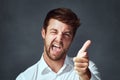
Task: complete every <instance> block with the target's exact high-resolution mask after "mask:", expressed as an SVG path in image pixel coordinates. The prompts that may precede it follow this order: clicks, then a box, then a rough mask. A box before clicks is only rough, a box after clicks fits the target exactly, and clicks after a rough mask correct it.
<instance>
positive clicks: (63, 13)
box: [43, 8, 80, 34]
mask: <svg viewBox="0 0 120 80" xmlns="http://www.w3.org/2000/svg"><path fill="white" fill-rule="evenodd" d="M50 19H57V20H59V21H61V22H63V23H65V24H67V25H70V26H71V27H72V28H73V31H74V34H75V33H76V30H77V28H78V27H79V26H80V19H78V17H77V15H76V14H75V13H74V12H73V11H71V10H70V9H68V8H57V9H53V10H51V11H49V12H48V14H47V16H46V18H45V20H44V23H43V28H44V29H45V30H46V29H47V26H48V25H49V21H50Z"/></svg>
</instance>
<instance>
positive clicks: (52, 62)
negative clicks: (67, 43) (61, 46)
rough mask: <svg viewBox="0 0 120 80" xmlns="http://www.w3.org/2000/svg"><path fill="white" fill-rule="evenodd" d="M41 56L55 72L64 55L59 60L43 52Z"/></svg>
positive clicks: (58, 68) (61, 63)
mask: <svg viewBox="0 0 120 80" xmlns="http://www.w3.org/2000/svg"><path fill="white" fill-rule="evenodd" d="M43 58H44V60H45V62H46V63H47V65H48V66H49V67H50V68H51V69H52V71H54V72H55V73H57V72H58V71H59V70H60V69H61V68H62V66H63V64H64V61H65V57H64V58H62V59H60V60H52V59H50V58H49V57H48V56H47V55H46V54H45V53H44V54H43Z"/></svg>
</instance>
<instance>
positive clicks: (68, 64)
mask: <svg viewBox="0 0 120 80" xmlns="http://www.w3.org/2000/svg"><path fill="white" fill-rule="evenodd" d="M41 65H42V67H41ZM71 68H73V60H72V58H70V57H68V56H66V58H65V62H64V65H63V67H62V68H61V69H60V70H59V71H58V73H57V74H60V73H62V72H63V71H65V72H68V71H69V70H71ZM38 71H39V73H40V74H41V75H44V74H47V73H49V72H51V71H52V70H51V69H50V68H49V66H48V65H47V63H46V62H45V60H44V58H43V55H42V57H41V59H40V61H39V65H38Z"/></svg>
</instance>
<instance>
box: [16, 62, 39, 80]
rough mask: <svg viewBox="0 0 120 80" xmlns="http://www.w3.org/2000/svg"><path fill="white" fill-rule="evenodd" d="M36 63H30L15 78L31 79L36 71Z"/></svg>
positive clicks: (21, 79)
mask: <svg viewBox="0 0 120 80" xmlns="http://www.w3.org/2000/svg"><path fill="white" fill-rule="evenodd" d="M38 63H39V62H37V63H36V64H34V65H32V66H31V67H29V68H27V69H26V70H25V71H24V72H22V73H20V74H19V75H18V77H17V78H16V80H31V79H32V77H33V75H34V74H35V73H36V71H37V67H38Z"/></svg>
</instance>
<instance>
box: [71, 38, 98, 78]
mask: <svg viewBox="0 0 120 80" xmlns="http://www.w3.org/2000/svg"><path fill="white" fill-rule="evenodd" d="M90 44H91V41H90V40H88V41H86V42H85V44H84V45H83V47H82V48H81V49H80V50H79V52H78V54H77V56H76V57H75V58H74V59H73V61H74V68H75V70H76V71H77V73H78V75H79V79H80V80H100V79H97V77H96V75H97V68H96V67H95V65H94V64H92V66H91V63H90V64H89V62H90V61H89V58H88V53H87V49H88V47H89V46H90ZM89 65H90V67H89ZM95 78H96V79H95Z"/></svg>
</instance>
